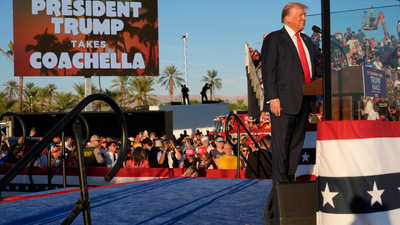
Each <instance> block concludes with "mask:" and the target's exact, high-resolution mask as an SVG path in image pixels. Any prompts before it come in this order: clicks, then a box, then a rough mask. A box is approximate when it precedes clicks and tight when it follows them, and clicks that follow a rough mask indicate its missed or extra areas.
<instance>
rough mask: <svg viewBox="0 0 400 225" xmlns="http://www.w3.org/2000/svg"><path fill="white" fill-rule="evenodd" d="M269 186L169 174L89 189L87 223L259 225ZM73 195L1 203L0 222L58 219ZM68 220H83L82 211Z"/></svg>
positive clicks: (68, 208) (71, 203) (70, 204)
mask: <svg viewBox="0 0 400 225" xmlns="http://www.w3.org/2000/svg"><path fill="white" fill-rule="evenodd" d="M271 187H272V181H271V180H245V179H215V178H171V179H162V180H152V181H147V182H140V183H131V184H126V185H119V186H111V187H104V188H98V189H93V190H90V191H89V198H90V200H91V204H90V212H91V218H92V224H94V225H96V224H263V216H264V210H265V205H266V203H267V198H268V195H269V192H270V190H271ZM63 190H65V189H59V191H63ZM43 193H47V192H40V194H43ZM79 198H80V192H74V193H66V194H59V195H54V196H48V197H42V198H34V199H28V200H22V201H15V202H8V203H3V204H0V212H1V214H0V224H60V223H61V222H62V221H63V220H64V218H65V217H66V216H67V215H68V213H69V212H70V211H71V210H72V209H73V207H74V205H75V203H76V201H77V200H78V199H79ZM73 224H83V216H82V213H80V214H79V216H78V217H77V218H76V219H75V221H74V223H73Z"/></svg>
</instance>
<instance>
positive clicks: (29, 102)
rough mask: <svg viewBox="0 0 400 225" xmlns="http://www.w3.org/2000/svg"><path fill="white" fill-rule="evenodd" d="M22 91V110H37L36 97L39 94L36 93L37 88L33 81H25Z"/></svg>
mask: <svg viewBox="0 0 400 225" xmlns="http://www.w3.org/2000/svg"><path fill="white" fill-rule="evenodd" d="M23 92H24V93H23V95H24V98H25V101H23V103H22V110H23V111H25V112H37V111H38V108H37V98H38V96H39V94H38V88H37V87H35V83H34V82H28V83H26V84H25V88H24V91H23ZM31 96H32V97H31Z"/></svg>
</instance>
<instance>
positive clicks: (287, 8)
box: [282, 2, 308, 23]
mask: <svg viewBox="0 0 400 225" xmlns="http://www.w3.org/2000/svg"><path fill="white" fill-rule="evenodd" d="M296 7H299V8H302V9H308V6H306V5H303V4H301V3H298V2H289V3H288V4H286V5H285V7H283V10H282V23H286V20H285V17H286V16H287V15H289V12H290V10H291V9H292V8H296Z"/></svg>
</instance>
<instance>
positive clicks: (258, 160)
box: [244, 149, 272, 179]
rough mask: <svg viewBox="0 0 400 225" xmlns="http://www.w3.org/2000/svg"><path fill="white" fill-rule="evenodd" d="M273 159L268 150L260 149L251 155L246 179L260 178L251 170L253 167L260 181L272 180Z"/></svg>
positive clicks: (248, 160)
mask: <svg viewBox="0 0 400 225" xmlns="http://www.w3.org/2000/svg"><path fill="white" fill-rule="evenodd" d="M261 152H262V153H264V155H265V156H266V157H267V158H265V157H264V156H263V154H262V153H261ZM271 158H272V157H271V153H270V152H268V151H267V150H266V149H260V150H258V151H255V152H252V153H250V154H249V158H248V159H247V166H246V172H245V174H244V177H245V178H253V179H257V178H258V177H257V176H256V174H255V173H254V172H253V170H252V169H251V168H250V166H251V167H252V168H253V169H254V170H255V171H256V173H257V174H258V175H259V176H260V177H259V178H260V179H272V164H271V161H272V160H271ZM263 168H264V169H263Z"/></svg>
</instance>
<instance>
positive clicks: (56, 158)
mask: <svg viewBox="0 0 400 225" xmlns="http://www.w3.org/2000/svg"><path fill="white" fill-rule="evenodd" d="M60 155H61V152H60V151H59V150H58V148H57V147H52V148H51V156H52V157H51V166H58V164H60Z"/></svg>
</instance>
